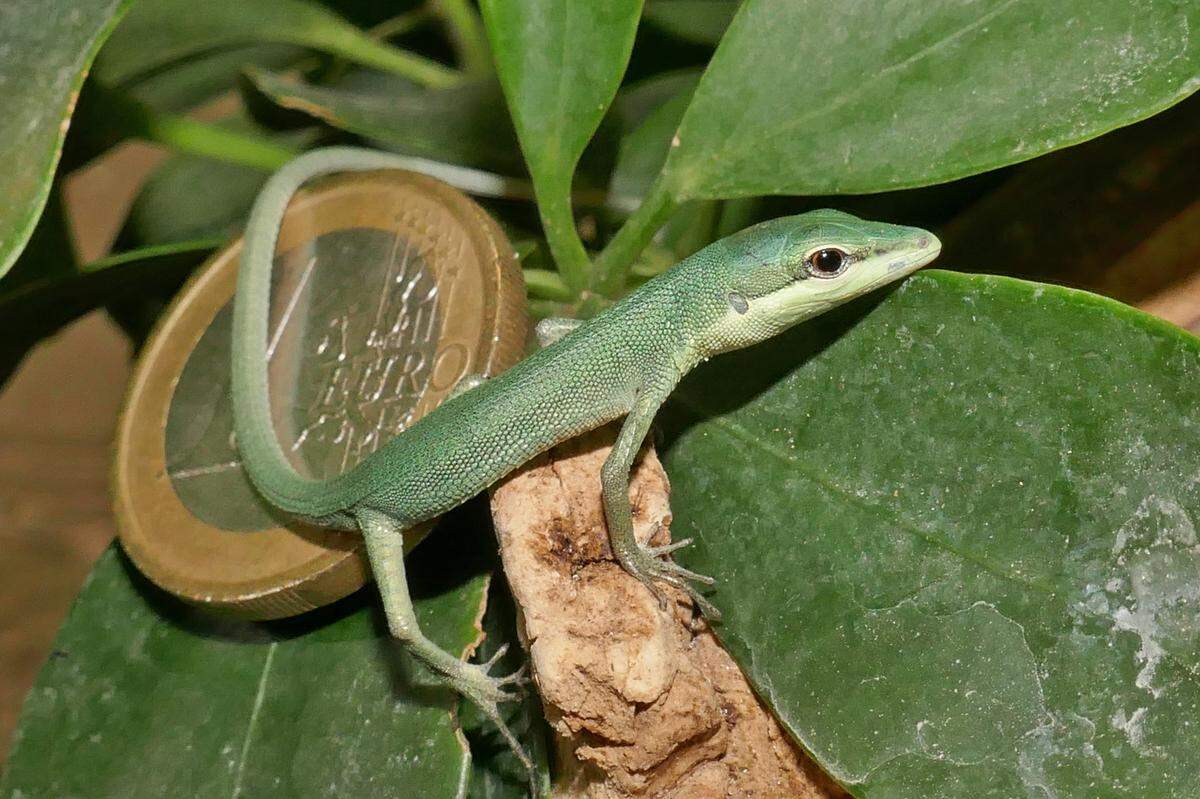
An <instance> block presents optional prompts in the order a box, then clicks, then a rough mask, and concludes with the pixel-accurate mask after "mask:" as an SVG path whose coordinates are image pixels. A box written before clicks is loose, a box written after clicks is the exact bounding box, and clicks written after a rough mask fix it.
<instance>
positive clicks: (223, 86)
mask: <svg viewBox="0 0 1200 799" xmlns="http://www.w3.org/2000/svg"><path fill="white" fill-rule="evenodd" d="M307 52H308V51H307V50H304V49H303V48H300V47H295V46H294V45H289V44H252V45H246V46H244V47H234V48H230V49H228V50H218V51H216V52H211V53H204V54H201V55H197V56H194V57H190V58H186V59H183V60H182V61H177V62H174V63H173V64H171V66H170V67H168V68H164V69H161V70H158V71H155V72H151V73H149V74H147V75H145V76H144V77H142V78H139V79H137V80H135V81H131V82H130V83H127V84H125V85H123V86H122V88H123V89H124V90H125V91H126V92H127V93H128V94H129V95H130V96H132V97H133V98H134V99H137V100H140V101H141V102H143V103H146V104H147V105H149V106H152V107H154V108H157V109H160V110H163V111H175V112H184V111H187V110H189V109H192V108H195V107H196V106H198V105H200V104H201V103H203V102H205V101H208V100H211V99H213V98H214V97H216V96H217V95H219V94H223V93H224V92H227V91H229V89H230V87H232V86H235V85H236V83H237V80H238V78H239V77H240V76H241V74H242V72H243V71H244V70H246V69H247V68H258V69H276V70H281V69H285V68H287V67H290V66H292V65H295V64H297V62H299V61H300V60H301V59H302V58H303V57H304V56H305V55H306V54H307ZM109 85H113V84H112V83H111V82H110V84H109Z"/></svg>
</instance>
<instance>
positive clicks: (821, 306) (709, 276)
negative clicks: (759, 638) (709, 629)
mask: <svg viewBox="0 0 1200 799" xmlns="http://www.w3.org/2000/svg"><path fill="white" fill-rule="evenodd" d="M400 165H401V159H398V158H395V157H391V156H388V155H386V154H383V153H376V152H371V151H366V150H354V149H346V148H335V149H328V150H317V151H314V152H311V153H308V154H306V155H305V156H302V157H301V158H299V159H297V160H296V161H293V162H292V163H291V164H289V165H288V166H287V167H285V168H284V169H282V170H280V171H279V172H278V173H277V174H276V175H275V176H274V177H273V178H272V179H271V181H270V182H268V184H267V186H266V187H265V188H264V189H263V191H262V194H261V195H260V196H259V198H258V201H257V202H256V204H255V206H254V210H253V212H252V213H251V216H250V221H249V224H248V226H247V233H246V243H245V250H244V253H243V257H242V269H241V273H240V274H239V276H238V290H237V298H236V301H235V305H234V326H233V400H234V418H235V428H236V432H237V441H238V446H239V449H240V450H241V454H242V459H243V462H244V464H245V467H246V470H247V472H248V473H249V475H250V478H251V480H252V481H253V482H254V485H255V486H256V487H257V488H258V490H259V491H260V492H261V493H262V495H263V496H264V497H266V499H268V500H269V501H270V502H271V503H272V504H274V505H275V506H277V507H279V508H280V509H282V510H284V511H287V512H289V513H292V514H294V515H296V516H298V517H300V518H302V519H304V520H307V521H311V522H316V523H319V524H324V525H328V526H336V527H342V528H349V529H360V530H361V531H362V533H363V536H364V538H365V541H366V544H367V552H368V556H369V557H370V560H371V566H372V569H373V571H374V573H375V577H376V581H377V583H378V584H379V589H380V593H381V594H382V596H383V601H384V608H385V611H386V613H387V617H388V623H389V626H390V628H391V631H392V633H393V634H394V635H395V636H396V637H398V638H400V639H401V640H402V641H404V642H405V643H406V644H407V645H408V646H409V647H410V648H411V650H412V651H413V652H414V654H416V655H417V656H418V657H420V658H421V659H422V660H423V661H424V662H426V663H427V664H428V665H429V666H430V667H431V668H433V669H434V670H435V671H437V672H439V673H441V674H442V675H443V676H444V677H445V678H446V679H447V681H448V682H449V683H450V684H452V685H453V686H454V687H455V688H456V689H458V690H459V691H460V692H461V693H463V694H465V695H467V696H468V697H470V698H471V699H472V700H473V701H475V702H476V703H478V704H479V705H480V706H481V707H482V708H483V709H484V711H485V712H486V713H487V714H488V715H489V716H490V717H491V718H492V719H493V721H495V722H496V723H497V724H498V725H499V726H500V728H501V731H502V732H503V733H504V734H505V736H506V737H507V738H509V742H510V744H512V745H513V747H514V749H516V750H517V751H518V753H519V754H522V753H520V747H519V746H518V745H517V743H516V741H515V740H514V739H513V738H512V736H511V735H510V734H509V732H508V730H507V729H506V728H505V727H504V725H503V724H502V723H501V722H500V719H499V715H498V712H497V709H496V708H497V703H499V702H501V701H504V700H506V699H509V698H512V696H513V694H512V693H511V692H509V691H506V690H505V687H506V686H508V685H512V684H514V683H516V682H518V681H519V680H520V677H519V676H518V675H512V676H509V677H505V678H501V679H497V678H494V677H491V676H490V675H489V674H488V668H489V667H490V665H491V664H490V663H489V664H483V665H480V666H477V665H472V664H467V663H464V662H462V661H460V660H458V659H457V658H455V657H453V656H452V655H450V654H448V653H446V652H443V651H442V650H440V649H438V648H437V647H436V646H435V645H434V644H432V643H431V642H430V641H429V640H428V639H427V638H425V636H424V635H423V634H422V633H421V631H420V629H419V627H418V626H417V623H416V619H415V617H414V616H413V613H412V607H411V602H410V600H409V596H408V589H407V586H406V583H405V575H404V549H405V547H404V536H403V533H404V531H405V530H408V529H410V528H412V527H413V526H414V525H416V524H418V523H419V522H422V521H424V520H426V519H429V518H431V517H433V516H436V515H438V514H440V513H442V512H443V511H446V510H448V509H450V508H452V507H454V506H456V505H458V504H460V503H462V502H463V501H465V500H467V499H468V498H470V497H472V496H474V495H475V494H477V493H479V492H480V491H482V490H483V489H485V488H487V487H488V486H489V485H491V484H492V483H494V482H496V481H497V480H499V479H500V478H501V477H503V476H504V475H506V474H508V473H509V472H511V471H512V470H514V469H515V468H517V467H518V466H520V465H521V464H523V463H525V462H526V461H528V460H529V459H530V458H532V457H533V456H535V455H537V454H538V453H540V452H544V451H545V450H547V449H549V448H550V447H551V446H553V445H554V444H557V443H559V442H561V441H565V440H567V439H569V438H572V437H573V436H576V435H578V434H580V433H583V432H585V431H587V430H591V429H593V428H595V427H598V426H600V425H602V424H604V423H606V422H609V421H612V420H613V419H618V418H620V417H622V416H624V417H625V422H624V424H623V426H622V428H621V432H620V434H619V435H618V437H617V441H616V444H615V445H614V446H613V449H612V453H611V454H610V455H609V457H608V460H607V461H606V462H605V464H604V467H603V469H602V472H601V484H602V491H603V497H604V508H605V513H606V516H607V520H608V526H609V531H610V532H609V535H610V538H611V541H612V547H613V551H614V552H615V553H616V555H617V557H618V559H619V560H620V562H621V564H622V566H624V567H625V569H626V570H627V571H629V573H630V574H632V575H634V576H635V577H637V578H638V579H639V580H641V581H642V582H643V583H644V584H645V585H646V586H647V587H648V588H649V590H651V591H653V592H655V593H656V594H657V591H656V589H655V588H654V586H653V581H654V580H663V581H665V582H668V583H670V584H673V585H676V586H679V587H681V588H683V589H685V590H687V591H688V592H689V593H690V594H691V595H692V596H693V598H695V599H696V600H697V602H699V603H700V604H701V607H703V608H704V609H705V611H706V613H708V614H710V615H712V616H715V615H716V611H715V609H714V608H712V606H711V605H709V604H708V603H707V602H706V601H705V600H704V599H703V598H702V597H701V596H700V595H699V594H698V593H697V592H696V591H695V590H694V589H692V588H691V586H690V585H689V584H688V582H687V581H688V580H699V581H707V578H704V577H702V576H700V575H696V574H693V573H691V572H688V571H686V570H685V569H682V568H681V567H679V566H676V565H675V564H673V563H671V562H670V561H666V560H663V559H662V558H661V557H660V556H661V555H664V554H666V553H668V552H669V551H671V550H672V549H674V548H675V547H676V546H679V545H680V544H676V545H673V546H671V547H664V548H660V549H653V548H647V547H643V546H642V545H640V544H639V543H638V542H637V541H636V539H635V538H634V535H633V524H632V516H631V511H630V506H629V470H630V467H631V465H632V462H633V458H634V455H635V454H636V453H637V450H638V448H639V447H640V446H641V443H642V440H643V439H644V438H645V436H646V432H647V431H648V430H649V427H650V423H651V421H652V420H653V418H654V415H655V413H656V412H657V410H658V408H659V406H660V405H661V404H662V403H663V401H664V400H665V399H666V397H667V395H668V394H670V392H671V390H672V389H673V388H674V387H675V385H676V384H677V383H678V382H679V380H680V379H681V378H682V377H683V376H684V375H685V374H687V372H688V371H690V370H691V369H692V368H693V367H694V366H696V365H697V364H699V363H700V362H701V361H703V360H706V359H708V358H709V357H710V356H713V355H717V354H719V353H722V352H726V351H729V350H732V349H738V348H741V347H746V346H749V345H751V344H754V343H756V342H759V341H763V340H765V339H767V338H770V337H771V336H774V335H776V334H777V333H780V332H782V331H783V330H785V329H787V328H789V327H791V326H792V325H794V324H796V323H798V322H801V321H803V320H804V319H808V318H811V317H812V316H815V315H817V314H819V313H822V312H824V311H826V310H828V309H829V308H832V307H834V306H836V305H839V304H841V303H843V302H846V301H847V300H850V299H853V298H854V297H857V296H860V295H862V294H864V293H866V292H868V291H871V290H872V289H874V288H876V287H878V286H881V285H884V284H885V283H890V282H892V281H895V280H898V279H899V278H901V277H904V276H905V275H907V274H909V273H911V272H912V271H914V270H916V269H918V268H920V267H921V266H923V265H925V264H926V263H928V262H929V261H931V260H933V258H934V257H936V256H937V254H938V251H939V250H940V244H939V243H938V241H937V239H936V238H935V237H934V236H933V235H932V234H930V233H927V232H926V231H923V230H920V229H917V228H909V227H901V226H897V225H886V224H880V223H874V222H866V221H864V220H861V219H857V218H855V217H853V216H850V215H848V214H843V213H840V212H837V211H814V212H810V213H807V214H801V215H799V216H794V217H786V218H782V219H776V220H772V221H770V222H764V223H762V224H760V225H756V226H754V227H751V228H748V229H747V230H744V231H742V232H741V233H738V234H736V235H733V236H730V237H728V238H725V239H722V240H721V241H718V242H716V243H714V244H712V245H710V246H708V247H706V248H705V249H703V250H701V251H700V252H698V253H696V254H695V255H693V256H692V257H690V258H688V259H687V260H685V261H683V262H681V263H679V264H677V265H676V266H674V267H673V268H671V269H669V270H668V271H667V272H665V273H663V274H662V275H660V276H658V277H656V278H654V279H653V280H651V281H649V282H648V283H646V284H645V285H644V286H642V287H641V288H639V289H638V290H637V291H635V292H633V293H632V294H630V295H629V296H628V297H626V298H625V299H623V300H622V301H621V302H619V303H617V304H616V305H614V306H613V307H611V308H609V309H608V310H606V311H604V312H603V313H602V314H600V315H599V316H597V317H596V318H595V319H592V320H591V321H589V322H587V323H586V324H582V325H578V326H576V325H573V324H571V323H564V322H559V323H557V324H554V325H551V326H548V327H544V328H543V329H542V332H544V333H547V332H548V333H550V335H551V336H553V335H554V332H555V331H557V334H558V335H560V336H561V337H559V338H558V340H557V341H554V342H553V343H550V344H548V346H545V347H544V348H543V349H541V350H539V351H538V352H536V353H535V354H533V355H532V356H530V357H529V358H527V359H526V360H524V361H522V362H521V363H519V364H517V365H516V366H515V367H513V368H512V369H510V370H508V371H507V372H505V373H503V374H501V375H498V376H496V377H493V378H491V379H489V380H487V381H486V382H485V383H483V384H482V385H479V386H478V387H475V388H471V389H470V390H467V391H464V392H463V393H461V394H460V395H458V396H455V397H452V398H451V399H449V400H447V401H446V402H444V403H443V404H442V405H441V406H440V407H438V408H437V409H435V410H434V411H432V412H431V413H429V414H428V415H427V416H425V417H423V418H422V419H421V420H420V421H418V422H417V423H416V424H414V425H413V426H412V427H410V428H409V429H407V430H405V431H404V432H403V433H402V434H400V435H398V436H397V437H396V438H394V439H393V440H391V441H389V442H388V443H387V444H386V445H385V446H383V447H382V448H380V449H379V450H378V451H376V452H375V453H374V454H373V455H371V456H370V457H369V458H367V459H366V460H364V461H363V462H362V463H360V464H359V465H358V466H356V467H355V468H353V469H351V470H350V471H349V472H347V473H345V474H343V475H341V476H339V477H336V478H334V479H331V480H324V481H317V480H311V479H308V478H305V477H303V476H301V475H300V474H298V473H297V472H296V470H295V469H294V468H293V467H292V465H291V463H290V462H289V460H288V459H287V457H286V456H285V454H284V452H283V448H282V447H281V446H280V444H279V441H278V439H277V437H276V435H275V431H274V429H273V427H272V422H271V414H270V407H269V404H268V399H267V369H266V364H267V352H266V346H267V310H268V300H269V292H270V272H271V263H272V260H273V256H274V251H275V244H276V238H277V235H278V230H279V223H280V220H281V218H282V216H283V212H284V209H285V208H286V206H287V202H288V200H289V199H290V197H291V196H292V194H293V193H294V192H295V191H296V189H298V188H299V187H300V185H301V184H303V183H304V182H305V181H306V180H309V179H311V178H313V177H316V176H319V175H324V174H329V173H331V172H343V171H353V170H370V169H381V168H389V167H395V166H400ZM829 249H833V250H837V251H839V252H841V253H844V254H845V255H847V256H848V258H847V259H846V260H847V262H848V266H847V267H846V268H845V269H844V271H842V272H841V273H839V274H837V275H835V276H823V275H820V274H818V270H817V269H816V268H815V267H814V265H813V261H812V259H811V258H810V256H811V255H812V254H813V253H814V252H815V251H818V250H829ZM551 328H553V330H551ZM680 543H686V542H680ZM660 599H661V597H660ZM522 756H523V755H522Z"/></svg>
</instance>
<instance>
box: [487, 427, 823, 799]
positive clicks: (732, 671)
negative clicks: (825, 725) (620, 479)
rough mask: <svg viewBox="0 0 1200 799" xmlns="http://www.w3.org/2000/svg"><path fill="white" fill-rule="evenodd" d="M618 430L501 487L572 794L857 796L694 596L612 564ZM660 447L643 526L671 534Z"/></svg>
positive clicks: (505, 524)
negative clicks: (609, 463) (782, 723)
mask: <svg viewBox="0 0 1200 799" xmlns="http://www.w3.org/2000/svg"><path fill="white" fill-rule="evenodd" d="M613 435H614V430H613V428H611V427H608V428H603V429H601V430H599V431H597V432H595V433H593V434H590V435H588V436H584V437H582V438H580V439H577V440H574V441H571V442H569V443H567V444H565V445H563V446H560V447H557V448H555V449H554V450H552V451H551V452H550V453H549V454H548V455H547V456H543V457H541V458H538V459H537V460H535V461H533V462H532V463H530V464H528V465H527V466H526V467H525V468H524V469H522V470H520V471H518V472H517V473H515V474H514V475H512V476H510V477H509V478H508V479H507V480H505V481H504V482H503V483H501V484H500V485H499V486H497V487H496V488H495V489H494V491H493V494H492V514H493V517H494V518H495V521H496V527H497V531H498V533H499V537H500V547H501V554H502V557H503V560H504V569H505V572H506V573H507V576H508V580H509V582H510V584H511V586H512V591H513V594H514V596H515V597H516V600H517V605H518V606H519V607H520V609H521V626H520V629H521V634H522V637H523V639H524V640H525V642H526V644H527V646H528V647H529V650H530V654H531V658H532V662H533V675H534V679H535V681H536V684H537V688H538V691H539V693H540V695H541V697H542V702H543V706H544V708H545V712H546V716H547V718H548V719H549V720H550V723H551V725H552V726H553V727H554V729H555V730H556V732H557V736H556V737H557V752H556V759H557V762H558V770H557V774H558V780H557V782H556V790H555V795H556V796H558V797H588V799H630V798H632V797H654V798H655V799H667V798H668V797H674V798H677V799H735V797H736V798H737V799H759V798H760V797H761V799H785V798H787V797H798V798H799V797H803V798H804V799H832V798H833V797H843V796H846V794H845V793H844V792H843V791H842V790H841V789H840V788H838V787H837V786H835V785H834V784H833V783H832V782H831V781H830V780H829V779H828V778H827V777H825V776H824V774H822V773H821V772H820V771H819V769H817V767H816V766H815V765H813V764H812V763H811V761H809V760H808V759H807V758H806V757H805V756H804V755H803V754H802V753H801V752H800V750H799V749H798V748H797V747H795V746H794V745H793V744H792V743H791V741H790V740H789V739H788V738H787V736H786V734H785V733H784V732H783V731H782V730H780V728H779V726H778V724H776V722H775V720H774V719H773V718H772V717H771V716H770V714H769V713H768V712H767V711H766V709H764V708H763V707H762V706H761V705H760V704H759V702H758V700H757V699H756V697H755V696H754V694H753V693H751V691H750V688H749V685H748V684H747V683H746V679H745V677H743V676H742V673H741V671H740V670H739V669H738V667H737V666H736V665H735V664H734V662H733V660H732V659H731V658H730V657H729V655H728V654H726V653H725V651H724V650H723V649H722V648H721V647H720V645H719V644H718V643H717V641H716V639H715V638H714V637H713V635H712V633H711V632H710V631H709V630H708V628H707V626H706V625H705V623H704V621H703V619H701V618H699V617H698V615H697V614H695V613H694V612H693V610H692V607H691V604H690V602H689V601H687V598H686V596H685V595H684V594H683V593H682V592H674V593H673V594H672V596H673V597H674V600H675V601H673V602H672V604H671V607H670V608H669V609H668V610H666V611H663V610H661V609H660V608H659V606H658V603H657V601H656V600H655V599H654V598H653V597H652V596H651V595H650V593H649V592H648V591H647V590H646V588H645V587H643V586H642V585H641V584H640V583H639V582H638V581H637V580H635V579H633V578H632V577H630V576H629V575H627V574H626V573H625V572H624V571H622V569H621V567H620V566H619V565H618V564H617V563H616V561H614V560H613V558H612V553H611V550H610V549H609V546H608V539H607V533H606V531H605V526H604V513H603V510H602V508H601V504H600V477H599V475H600V465H601V464H602V463H603V462H604V458H605V456H606V455H607V454H608V450H609V446H610V445H611V444H612V440H613ZM668 494H669V485H668V483H667V477H666V473H665V472H664V471H663V468H662V465H661V464H660V463H659V460H658V457H657V455H656V454H655V453H654V450H653V448H652V447H647V448H645V449H643V451H642V453H641V455H640V456H639V459H638V462H637V465H636V466H635V469H634V476H633V481H632V484H631V486H630V497H631V499H632V502H633V514H634V523H635V529H636V530H637V532H638V536H639V538H642V539H643V540H644V539H645V537H646V536H648V535H650V534H651V532H652V531H654V529H655V523H656V522H658V523H661V527H660V528H659V531H658V532H657V533H655V539H654V542H653V543H655V544H661V543H666V542H667V541H668V540H669V533H668V526H669V524H670V508H669V505H668Z"/></svg>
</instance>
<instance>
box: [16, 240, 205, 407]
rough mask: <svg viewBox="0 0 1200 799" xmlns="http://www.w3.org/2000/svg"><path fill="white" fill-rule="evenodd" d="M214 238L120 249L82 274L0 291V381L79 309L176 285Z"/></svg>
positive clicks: (61, 275)
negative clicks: (0, 329)
mask: <svg viewBox="0 0 1200 799" xmlns="http://www.w3.org/2000/svg"><path fill="white" fill-rule="evenodd" d="M217 243H218V242H214V241H194V242H183V243H177V244H174V245H171V246H167V247H154V248H147V249H144V250H138V251H134V252H129V253H123V254H122V255H120V256H115V257H111V258H105V259H103V260H101V261H97V262H95V263H93V264H90V265H89V266H88V267H87V270H88V271H85V272H82V273H77V272H73V271H72V272H67V273H56V274H53V275H47V276H46V277H42V278H37V279H31V280H27V281H24V282H21V283H19V284H17V285H15V286H13V288H11V289H4V290H2V291H0V319H3V320H4V329H5V334H4V336H3V338H0V385H3V384H4V382H5V381H6V380H8V378H9V377H10V376H11V375H12V373H13V372H14V371H16V368H17V366H18V365H19V364H20V362H21V360H22V359H23V358H24V357H25V354H26V353H27V352H29V350H30V349H31V348H32V347H33V346H34V345H35V344H37V343H38V342H39V341H41V340H42V339H43V338H45V337H46V336H49V335H51V334H52V333H55V332H56V331H58V330H59V329H60V328H62V327H63V326H64V325H66V324H68V323H70V322H72V321H74V320H76V319H78V318H79V317H81V316H83V315H84V314H86V313H89V312H91V311H94V310H95V309H97V308H102V307H104V306H105V305H107V304H108V303H110V302H114V301H117V300H121V299H124V298H126V297H128V296H130V295H131V294H138V293H148V292H152V291H173V290H174V289H176V288H178V287H179V284H180V283H182V282H183V279H184V278H185V277H187V275H188V273H189V272H191V270H192V269H194V268H195V267H196V265H197V264H199V263H200V262H201V261H202V260H204V257H205V256H206V255H208V253H210V252H211V251H212V249H213V248H214V247H215V246H216V245H217ZM3 285H7V284H3Z"/></svg>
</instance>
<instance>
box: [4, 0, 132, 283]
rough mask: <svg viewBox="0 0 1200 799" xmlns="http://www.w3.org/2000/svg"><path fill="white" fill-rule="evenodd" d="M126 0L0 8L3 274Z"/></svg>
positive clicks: (36, 0)
mask: <svg viewBox="0 0 1200 799" xmlns="http://www.w3.org/2000/svg"><path fill="white" fill-rule="evenodd" d="M129 3H130V0H79V2H77V3H73V4H72V5H71V9H70V13H67V12H66V11H64V10H62V9H61V8H57V7H56V6H55V4H54V3H49V2H46V0H5V2H4V3H2V4H0V97H2V98H3V105H4V113H2V114H0V163H2V164H4V169H3V170H0V277H2V276H3V275H4V273H5V272H7V271H8V270H9V268H10V267H11V266H12V265H13V262H14V261H16V259H17V256H18V255H20V254H21V249H22V248H23V247H24V246H25V242H26V241H28V239H29V236H30V234H31V233H32V232H33V228H34V225H36V224H37V220H38V216H39V215H40V214H41V213H42V208H43V207H45V205H46V198H47V196H48V194H49V192H50V183H51V179H52V177H53V175H54V167H55V165H56V164H57V163H58V157H59V154H60V153H61V151H62V143H63V137H64V136H65V135H66V132H67V125H68V123H69V120H70V118H71V110H72V108H73V107H74V105H75V99H76V97H77V96H78V94H79V87H80V84H82V83H83V78H84V75H86V74H87V70H88V67H89V66H90V65H91V63H92V58H93V57H94V56H95V55H96V50H97V49H99V47H100V44H101V42H103V41H104V39H105V37H107V36H108V34H109V31H110V30H112V27H113V26H114V25H115V24H116V22H117V20H118V19H120V17H121V15H122V14H123V13H124V12H125V10H126V8H127V7H128V6H129Z"/></svg>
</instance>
